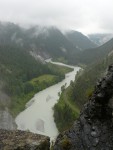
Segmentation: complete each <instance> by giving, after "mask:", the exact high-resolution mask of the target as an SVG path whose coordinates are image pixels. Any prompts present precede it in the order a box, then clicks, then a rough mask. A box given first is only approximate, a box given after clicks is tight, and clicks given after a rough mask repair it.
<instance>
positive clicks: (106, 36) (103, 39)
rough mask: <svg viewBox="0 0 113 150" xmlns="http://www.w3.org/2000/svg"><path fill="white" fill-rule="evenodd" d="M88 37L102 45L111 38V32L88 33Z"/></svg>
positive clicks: (112, 36) (112, 35)
mask: <svg viewBox="0 0 113 150" xmlns="http://www.w3.org/2000/svg"><path fill="white" fill-rule="evenodd" d="M88 37H89V39H90V40H91V41H93V42H94V43H96V44H97V45H99V46H100V45H103V44H104V43H106V42H107V41H109V40H110V39H112V38H113V34H99V33H97V34H89V35H88Z"/></svg>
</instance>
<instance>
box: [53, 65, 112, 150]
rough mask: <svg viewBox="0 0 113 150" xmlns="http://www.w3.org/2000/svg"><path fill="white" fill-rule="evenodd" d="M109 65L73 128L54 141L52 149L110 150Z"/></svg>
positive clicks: (110, 92) (110, 77)
mask: <svg viewBox="0 0 113 150" xmlns="http://www.w3.org/2000/svg"><path fill="white" fill-rule="evenodd" d="M112 96H113V65H110V66H109V68H108V70H107V73H106V75H105V77H103V78H102V79H100V80H99V81H98V82H97V84H96V86H95V90H94V92H93V94H92V96H91V97H90V98H89V101H88V102H87V103H86V104H85V105H84V108H83V110H82V111H81V114H80V116H79V118H78V120H77V121H76V122H75V123H74V125H73V127H72V128H71V129H69V130H67V131H65V132H63V133H61V134H59V136H58V137H57V139H56V142H55V145H54V150H112V149H113V121H112V106H111V104H110V100H111V99H112Z"/></svg>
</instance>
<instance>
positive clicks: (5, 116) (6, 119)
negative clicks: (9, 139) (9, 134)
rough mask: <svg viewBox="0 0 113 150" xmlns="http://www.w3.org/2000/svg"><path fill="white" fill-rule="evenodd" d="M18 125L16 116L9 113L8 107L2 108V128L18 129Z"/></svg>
mask: <svg viewBox="0 0 113 150" xmlns="http://www.w3.org/2000/svg"><path fill="white" fill-rule="evenodd" d="M16 128H17V126H16V123H15V121H14V118H13V117H12V115H11V114H10V113H9V111H8V108H5V109H4V110H0V129H6V130H16Z"/></svg>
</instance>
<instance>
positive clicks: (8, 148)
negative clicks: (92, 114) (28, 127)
mask: <svg viewBox="0 0 113 150" xmlns="http://www.w3.org/2000/svg"><path fill="white" fill-rule="evenodd" d="M49 140H50V139H49V138H48V137H46V136H42V135H38V134H33V133H30V132H25V131H20V130H15V131H7V130H3V129H0V150H49V149H50V142H49Z"/></svg>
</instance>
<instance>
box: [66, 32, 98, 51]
mask: <svg viewBox="0 0 113 150" xmlns="http://www.w3.org/2000/svg"><path fill="white" fill-rule="evenodd" d="M66 37H67V38H68V39H69V40H70V41H71V42H72V43H73V45H75V46H77V47H78V48H79V49H80V50H81V51H83V50H85V49H89V48H95V47H97V44H95V43H93V41H91V40H90V39H89V38H88V37H87V36H85V35H83V34H82V33H80V32H78V31H73V30H72V31H69V32H67V33H66Z"/></svg>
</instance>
